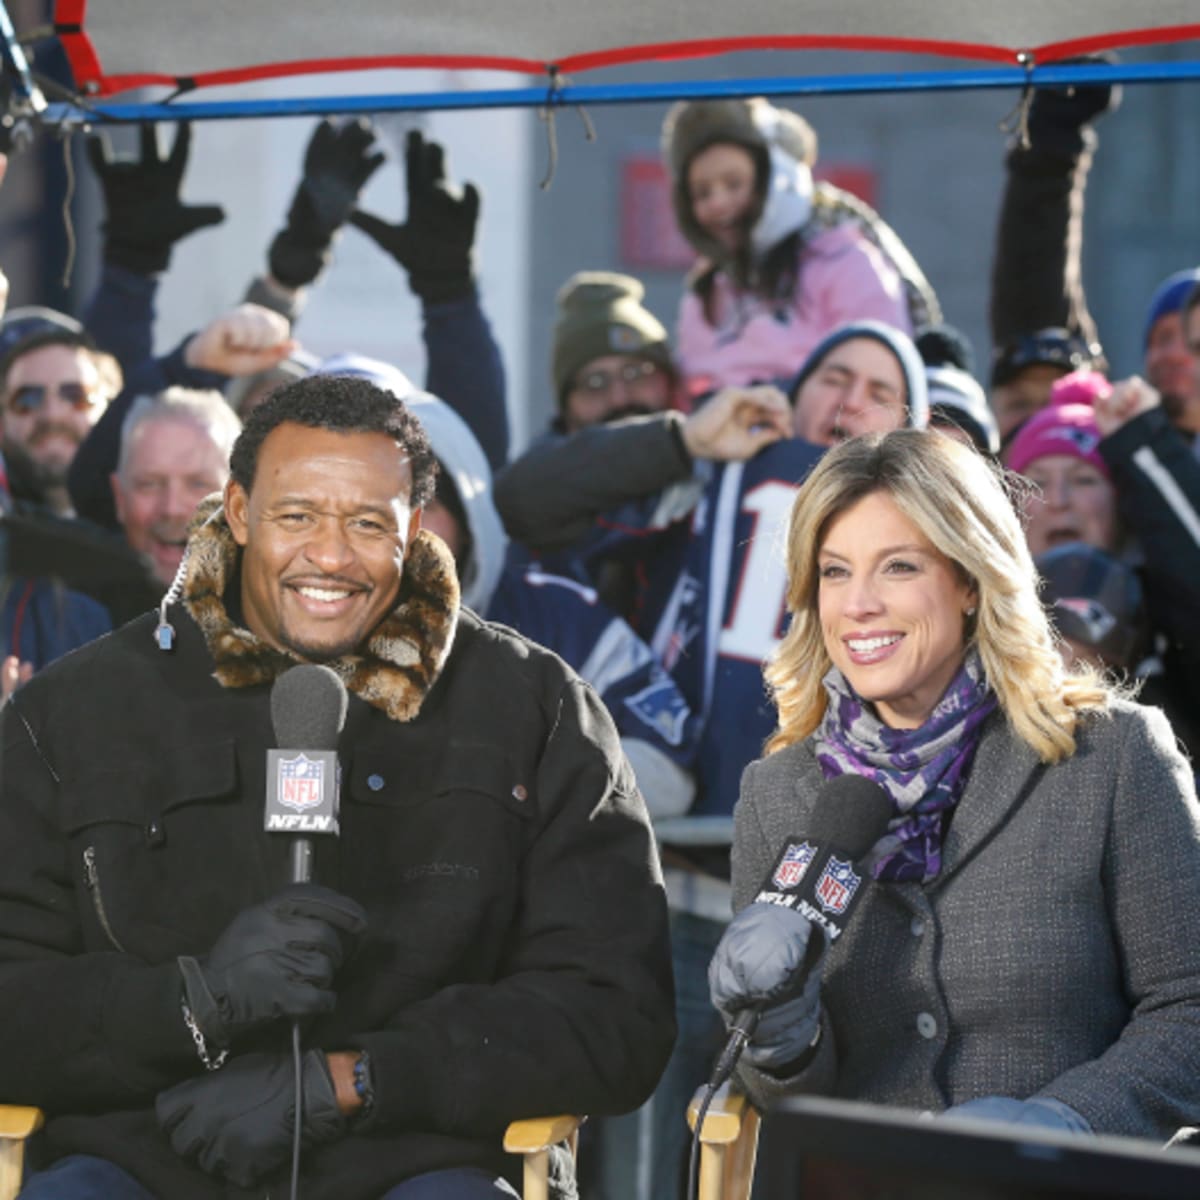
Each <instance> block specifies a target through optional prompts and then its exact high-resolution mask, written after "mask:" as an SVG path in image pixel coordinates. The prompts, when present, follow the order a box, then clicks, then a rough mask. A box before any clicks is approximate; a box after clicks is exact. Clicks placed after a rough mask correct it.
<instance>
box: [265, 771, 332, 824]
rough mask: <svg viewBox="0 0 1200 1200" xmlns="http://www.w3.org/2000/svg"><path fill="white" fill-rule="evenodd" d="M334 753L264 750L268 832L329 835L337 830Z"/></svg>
mask: <svg viewBox="0 0 1200 1200" xmlns="http://www.w3.org/2000/svg"><path fill="white" fill-rule="evenodd" d="M338 783H339V780H338V756H337V751H336V750H268V751H267V811H266V820H265V822H264V828H265V829H266V831H267V832H268V833H332V834H337V833H339V832H340V830H339V829H338Z"/></svg>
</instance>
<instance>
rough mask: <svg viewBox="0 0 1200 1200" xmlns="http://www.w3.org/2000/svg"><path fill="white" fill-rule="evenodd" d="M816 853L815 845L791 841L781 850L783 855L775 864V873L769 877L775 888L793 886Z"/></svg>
mask: <svg viewBox="0 0 1200 1200" xmlns="http://www.w3.org/2000/svg"><path fill="white" fill-rule="evenodd" d="M816 853H817V848H816V846H813V845H811V844H810V843H809V842H800V843H798V844H797V843H796V842H792V843H791V844H790V845H789V846H788V848H787V849H786V850H785V851H784V852H783V857H782V858H781V859H780V860H779V862H778V864H777V865H776V867H775V874H774V875H773V876H772V877H771V882H772V883H774V884H775V886H776V887H777V888H782V889H784V890H788V889H790V888H794V887H795V886H796V884H798V883H799V882H800V880H802V879H803V878H804V872H805V871H807V870H808V868H809V866H810V864H811V863H812V860H813V858H814V857H815V856H816Z"/></svg>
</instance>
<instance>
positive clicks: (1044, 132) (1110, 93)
mask: <svg viewBox="0 0 1200 1200" xmlns="http://www.w3.org/2000/svg"><path fill="white" fill-rule="evenodd" d="M1114 61H1115V59H1114V57H1113V56H1112V55H1111V54H1087V55H1083V56H1081V57H1079V58H1068V59H1064V60H1063V63H1062V65H1064V66H1065V65H1068V64H1080V63H1083V64H1088V63H1106V62H1107V63H1111V62H1114ZM1120 103H1121V86H1120V84H1111V83H1080V84H1070V85H1068V86H1065V87H1064V86H1061V85H1056V86H1054V87H1040V88H1037V89H1036V90H1035V91H1034V93H1033V101H1032V103H1031V104H1030V106H1029V138H1030V141H1032V142H1033V144H1034V145H1039V144H1044V143H1047V142H1049V143H1051V144H1053V145H1057V144H1058V143H1060V142H1061V143H1065V144H1066V145H1067V146H1068V147H1073V146H1075V145H1076V144H1079V145H1082V142H1081V141H1080V140H1079V139H1081V137H1082V131H1083V129H1084V128H1085V126H1088V125H1090V124H1091V123H1092V122H1093V121H1095V120H1096V118H1097V117H1101V116H1103V115H1104V114H1105V113H1107V112H1112V111H1113V110H1114V109H1116V108H1117V107H1118V106H1119V105H1120Z"/></svg>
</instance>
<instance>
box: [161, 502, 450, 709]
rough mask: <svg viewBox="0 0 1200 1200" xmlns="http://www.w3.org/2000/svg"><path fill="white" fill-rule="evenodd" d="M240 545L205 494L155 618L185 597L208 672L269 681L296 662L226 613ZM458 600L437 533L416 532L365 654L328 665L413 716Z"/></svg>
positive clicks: (446, 643)
mask: <svg viewBox="0 0 1200 1200" xmlns="http://www.w3.org/2000/svg"><path fill="white" fill-rule="evenodd" d="M238 551H239V547H238V545H237V543H236V542H235V541H234V540H233V533H232V531H231V530H230V528H229V525H228V524H227V523H226V521H225V512H224V509H223V508H222V506H221V497H220V496H219V495H213V496H209V497H208V498H207V499H206V500H204V501H203V502H202V503H201V505H200V507H199V508H198V509H197V512H196V516H195V518H194V519H193V522H192V527H191V532H190V535H189V537H188V544H187V553H186V554H185V556H184V560H183V563H182V564H181V566H180V570H179V574H178V575H176V577H175V582H174V583H173V584H172V585H171V590H170V591H169V592H168V593H167V595H166V596H165V597H164V599H163V604H162V619H161V621H160V628H162V627H163V626H165V625H166V622H167V608H168V606H169V605H170V604H173V603H175V602H177V601H182V603H183V606H184V607H185V608H186V609H187V611H188V613H189V614H190V615H191V617H192V619H193V620H194V621H195V622H196V624H197V625H198V626H199V628H200V632H201V633H202V634H203V635H204V640H205V642H206V643H207V644H208V649H209V653H210V654H211V655H212V657H213V662H214V663H215V664H216V670H215V671H214V672H213V674H214V675H215V676H216V678H217V680H218V682H220V683H221V684H222V686H224V687H252V686H254V685H256V684H260V683H269V682H271V681H272V680H274V679H275V678H276V677H277V676H278V675H280V674H281V673H282V672H284V671H286V670H287V669H288V668H289V667H293V666H295V665H296V663H297V662H299V661H301V660H300V659H299V658H297V657H296V656H295V655H292V654H288V653H284V652H283V651H279V650H276V649H274V648H273V647H271V646H268V645H267V644H266V643H265V642H263V641H262V640H261V639H260V638H259V637H258V636H257V635H256V634H253V633H251V632H250V630H248V629H245V628H243V627H242V626H240V625H236V624H234V622H233V620H232V618H231V617H230V616H229V613H228V610H227V609H226V607H225V592H226V589H227V588H228V586H229V584H230V581H231V580H232V579H233V577H234V574H235V569H236V566H237V562H238ZM458 604H459V589H458V577H457V575H456V574H455V570H454V560H453V558H452V557H451V555H450V551H449V550H448V549H447V548H446V545H445V543H444V542H443V541H442V540H441V539H440V538H438V537H436V536H434V535H433V534H431V533H428V532H426V531H425V530H421V531H420V532H419V533H418V534H417V536H416V538H415V539H414V540H413V543H412V545H411V546H410V548H409V551H408V556H407V557H406V559H405V561H404V577H403V580H402V581H401V584H400V595H399V598H398V600H397V603H396V607H395V608H393V609H392V611H391V612H390V613H389V614H388V615H387V616H386V617H385V618H384V619H383V620H382V621H381V622H380V623H379V624H378V625H377V626H376V627H375V629H374V630H373V631H372V633H371V635H370V637H369V638H368V639H367V642H366V645H365V646H364V648H363V651H362V653H360V654H348V655H346V656H345V657H343V658H339V659H335V660H333V661H332V662H329V663H328V664H326V665H328V666H329V667H332V668H333V670H335V671H336V672H337V673H338V675H339V676H341V679H342V682H343V683H345V685H346V687H347V689H348V690H350V691H351V692H353V693H354V694H355V695H357V696H359V697H361V698H362V699H363V700H365V701H366V702H367V703H368V704H371V705H374V707H376V708H378V709H381V710H382V711H383V712H385V713H387V715H388V716H389V717H391V718H392V720H394V721H411V720H412V719H413V717H415V716H416V715H417V713H418V712H420V710H421V705H422V703H423V702H424V700H425V697H426V696H427V695H428V694H429V689H430V688H431V687H433V685H434V683H435V682H436V680H437V677H438V675H439V674H440V673H441V670H442V667H443V666H444V665H445V662H446V658H447V656H448V655H449V653H450V647H451V646H452V645H453V642H454V631H455V628H456V626H457V623H458Z"/></svg>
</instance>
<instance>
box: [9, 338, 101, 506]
mask: <svg viewBox="0 0 1200 1200" xmlns="http://www.w3.org/2000/svg"><path fill="white" fill-rule="evenodd" d="M106 401H107V396H106V395H105V394H104V391H103V389H102V387H101V381H100V373H99V371H98V370H97V368H96V364H95V363H94V362H93V360H92V357H91V355H90V354H89V353H88V352H87V351H86V350H83V349H81V348H80V347H78V346H60V345H49V346H39V347H38V348H37V349H34V350H30V351H28V352H27V353H25V354H22V355H21V356H20V358H18V359H17V360H16V361H15V362H14V363H13V364H12V366H11V367H9V370H8V376H7V378H6V380H5V395H4V412H3V422H4V441H5V444H6V445H7V446H9V447H15V448H16V449H17V450H18V451H23V452H24V453H25V454H26V455H27V456H28V458H29V459H30V460H31V461H32V462H34V463H36V464H37V465H38V467H40V468H41V469H42V471H43V472H44V473H45V475H46V478H47V480H48V481H49V482H51V483H61V482H63V481H65V479H66V474H67V468H68V467H69V466H70V465H71V460H72V459H73V458H74V457H75V451H76V450H78V449H79V443H80V442H82V441H83V439H84V438H85V437H87V435H88V431H89V430H90V429H91V427H92V426H93V425H95V423H96V422H97V421H98V420H99V419H100V414H101V413H103V412H104V407H105V403H106Z"/></svg>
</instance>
